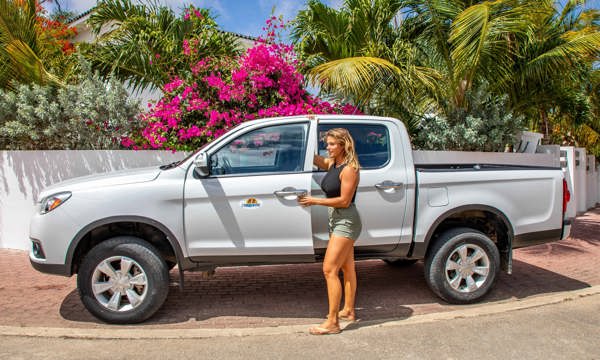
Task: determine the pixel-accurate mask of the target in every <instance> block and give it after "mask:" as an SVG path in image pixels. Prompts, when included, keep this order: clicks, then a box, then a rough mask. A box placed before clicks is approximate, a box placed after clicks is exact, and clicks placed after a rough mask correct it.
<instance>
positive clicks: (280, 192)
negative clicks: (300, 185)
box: [273, 189, 308, 197]
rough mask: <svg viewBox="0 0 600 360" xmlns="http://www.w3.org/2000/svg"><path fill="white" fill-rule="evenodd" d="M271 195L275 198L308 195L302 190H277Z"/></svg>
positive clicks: (306, 191)
mask: <svg viewBox="0 0 600 360" xmlns="http://www.w3.org/2000/svg"><path fill="white" fill-rule="evenodd" d="M273 194H275V195H276V196H279V197H287V196H298V197H300V196H305V195H306V194H308V190H303V189H299V190H277V191H275V192H274V193H273Z"/></svg>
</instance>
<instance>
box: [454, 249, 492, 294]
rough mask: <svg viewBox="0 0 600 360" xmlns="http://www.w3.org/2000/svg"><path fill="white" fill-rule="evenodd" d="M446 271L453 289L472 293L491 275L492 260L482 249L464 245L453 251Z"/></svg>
mask: <svg viewBox="0 0 600 360" xmlns="http://www.w3.org/2000/svg"><path fill="white" fill-rule="evenodd" d="M444 270H445V271H444V272H445V274H446V281H447V282H448V284H449V285H450V287H451V288H452V289H454V290H456V291H458V292H461V293H472V292H474V291H477V289H479V288H481V286H483V284H485V282H486V280H487V278H488V276H489V273H490V259H489V257H488V255H487V253H486V252H485V251H484V250H483V249H482V248H481V247H479V246H477V245H474V244H463V245H460V246H459V247H457V248H456V249H454V251H452V253H451V254H450V256H449V257H448V259H447V260H446V264H445V269H444Z"/></svg>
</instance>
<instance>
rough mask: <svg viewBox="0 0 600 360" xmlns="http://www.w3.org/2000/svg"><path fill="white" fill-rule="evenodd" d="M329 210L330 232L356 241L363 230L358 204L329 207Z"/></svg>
mask: <svg viewBox="0 0 600 360" xmlns="http://www.w3.org/2000/svg"><path fill="white" fill-rule="evenodd" d="M327 210H328V214H329V233H330V234H335V235H337V236H342V237H346V238H350V239H352V240H355V241H356V239H358V236H359V235H360V231H361V230H362V223H361V221H360V216H359V215H358V210H356V206H355V205H354V204H350V206H349V207H348V208H334V207H328V208H327Z"/></svg>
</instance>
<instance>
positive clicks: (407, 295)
mask: <svg viewBox="0 0 600 360" xmlns="http://www.w3.org/2000/svg"><path fill="white" fill-rule="evenodd" d="M356 267H357V269H356V270H357V275H358V294H357V304H356V305H357V308H358V310H357V313H358V316H359V318H360V319H361V320H363V321H369V322H370V323H371V324H372V323H373V321H375V322H376V321H382V322H383V321H386V320H388V319H394V320H399V319H404V318H409V317H411V316H412V315H413V314H414V313H415V312H416V311H417V312H419V313H427V312H439V311H448V310H454V309H456V308H460V306H457V305H449V304H447V303H445V302H444V301H442V300H441V299H439V298H438V297H437V296H435V295H434V294H433V293H432V292H431V291H430V290H429V288H428V287H427V284H426V283H425V280H424V278H423V264H422V262H419V263H417V264H415V265H413V266H411V267H408V268H394V267H391V266H389V265H387V264H385V263H384V262H382V261H378V260H369V261H359V262H357V266H356ZM177 279H178V276H177V273H176V272H171V281H172V282H175V281H177ZM185 281H186V283H185V289H184V291H183V292H180V291H179V289H178V287H177V285H176V284H175V283H173V284H172V286H171V288H170V293H169V296H168V298H167V300H166V302H165V304H164V306H163V307H162V308H161V310H159V312H158V313H157V314H156V315H155V316H154V317H152V318H151V319H150V320H148V321H146V322H145V323H144V325H152V324H180V323H185V322H188V321H191V320H196V321H206V320H210V319H214V318H219V317H251V318H264V319H267V320H268V321H267V322H268V323H272V322H273V320H275V319H290V318H294V319H307V321H308V320H309V319H320V318H323V317H324V315H325V313H326V312H327V299H326V296H327V295H326V288H325V282H324V280H323V275H322V271H321V265H320V264H304V265H276V266H258V267H236V268H220V269H217V273H216V275H215V276H214V277H213V278H211V279H208V280H206V279H202V277H201V275H200V274H197V273H188V274H186V279H185ZM589 286H590V285H589V284H587V283H585V282H581V281H578V280H575V279H572V278H569V277H566V276H563V275H560V274H557V273H555V272H552V271H548V270H545V269H543V268H541V267H537V266H533V265H530V264H528V263H525V262H522V261H515V262H514V266H513V275H507V274H504V273H501V274H500V276H499V278H498V279H497V283H496V285H495V286H494V289H493V290H492V291H491V292H490V294H489V295H488V296H487V297H486V298H485V299H484V301H483V302H481V303H480V304H485V303H489V302H495V301H501V300H506V299H511V298H525V297H529V296H532V295H538V294H545V293H552V292H558V291H567V290H577V289H582V288H585V287H589ZM60 314H61V316H62V317H63V318H64V319H66V320H71V321H78V322H90V323H101V322H99V321H98V320H97V319H95V318H94V317H93V316H91V315H90V314H89V313H88V312H87V311H86V310H85V308H84V307H83V304H82V303H81V301H80V300H79V295H78V293H77V291H73V292H71V293H70V294H69V295H68V296H67V297H66V298H65V299H64V301H63V303H62V304H61V308H60ZM228 326H230V327H236V326H235V324H229V325H228Z"/></svg>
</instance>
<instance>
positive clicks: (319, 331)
mask: <svg viewBox="0 0 600 360" xmlns="http://www.w3.org/2000/svg"><path fill="white" fill-rule="evenodd" d="M308 332H309V333H310V334H311V335H334V334H339V333H341V332H342V329H340V328H339V327H336V328H333V329H327V328H324V327H320V326H315V327H311V328H310V329H308Z"/></svg>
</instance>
